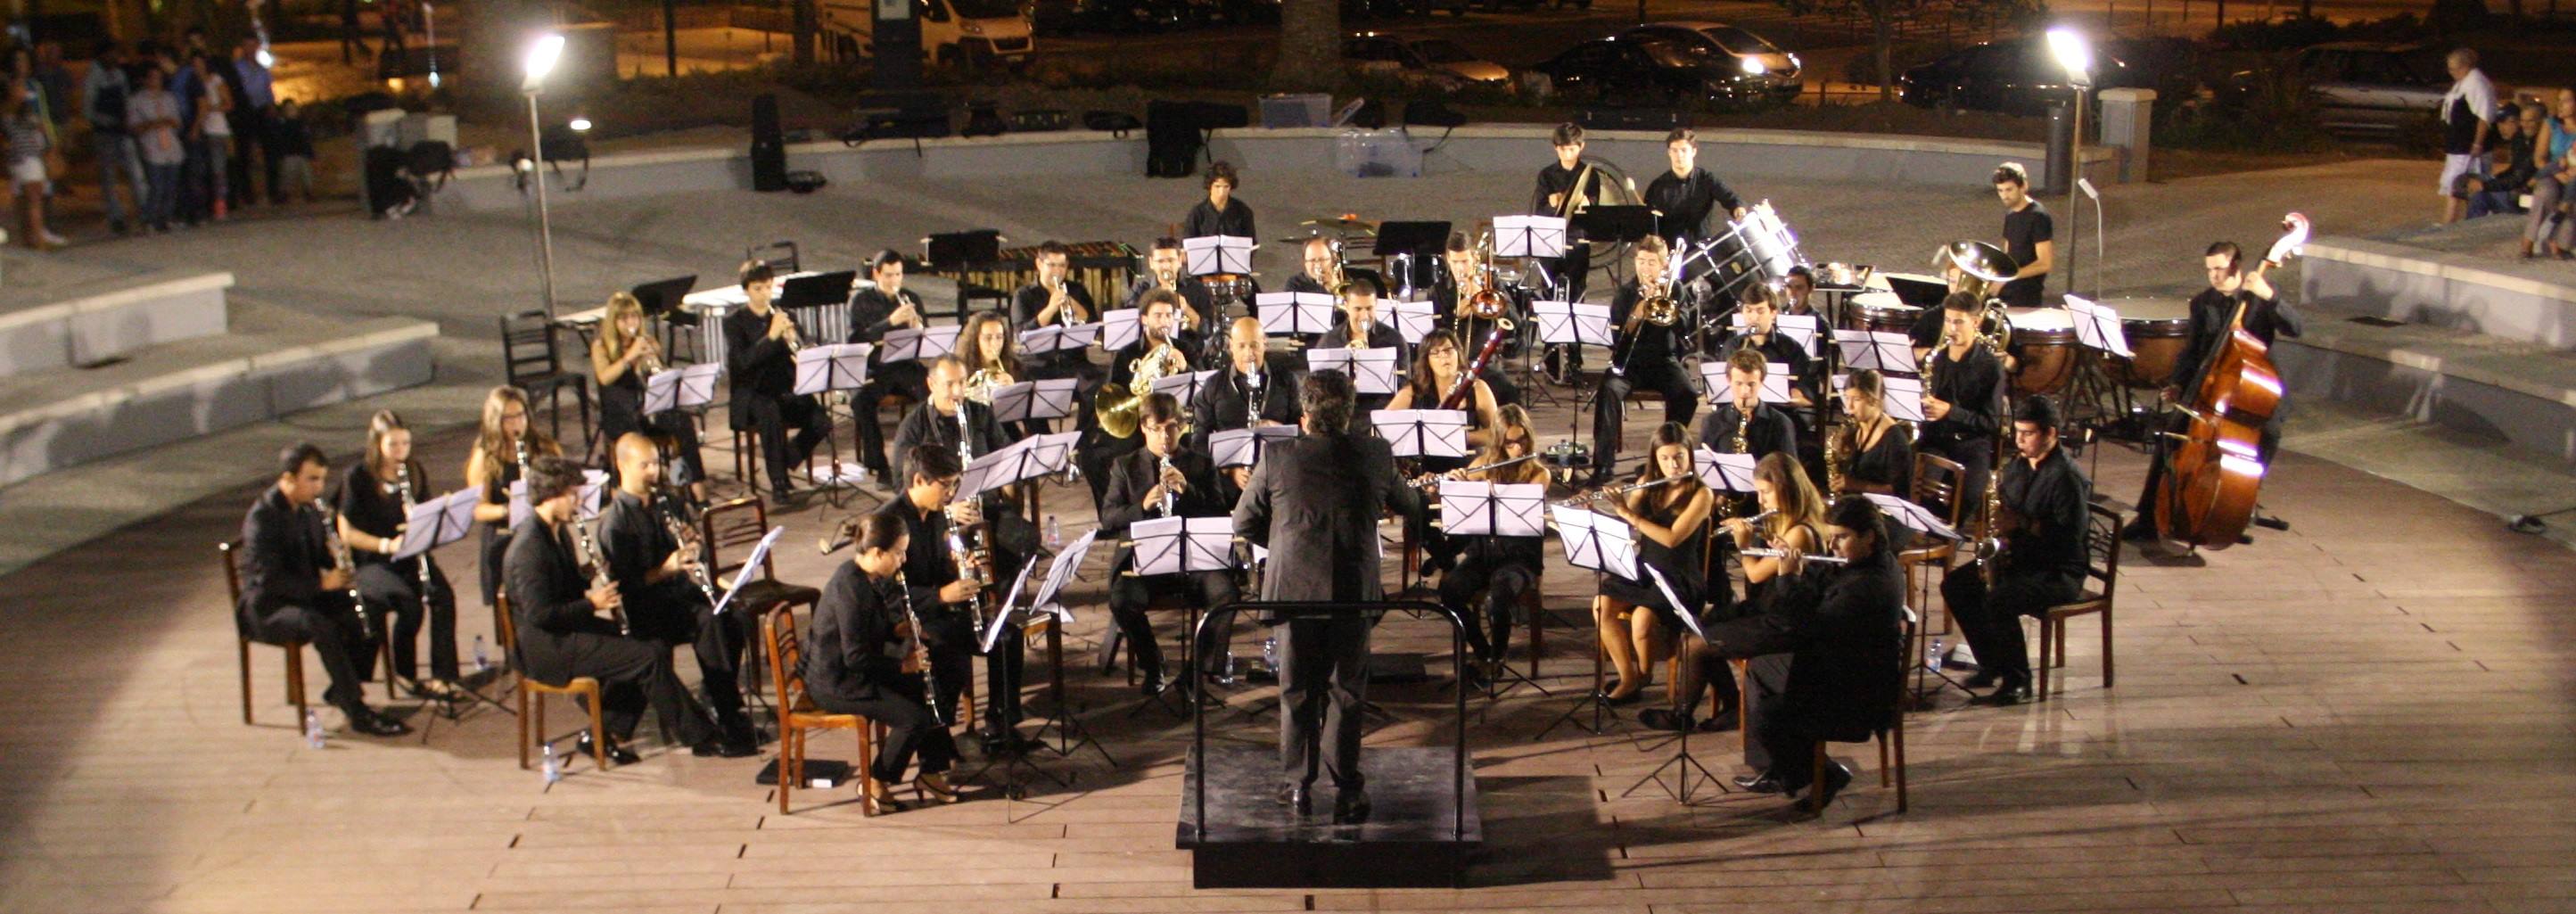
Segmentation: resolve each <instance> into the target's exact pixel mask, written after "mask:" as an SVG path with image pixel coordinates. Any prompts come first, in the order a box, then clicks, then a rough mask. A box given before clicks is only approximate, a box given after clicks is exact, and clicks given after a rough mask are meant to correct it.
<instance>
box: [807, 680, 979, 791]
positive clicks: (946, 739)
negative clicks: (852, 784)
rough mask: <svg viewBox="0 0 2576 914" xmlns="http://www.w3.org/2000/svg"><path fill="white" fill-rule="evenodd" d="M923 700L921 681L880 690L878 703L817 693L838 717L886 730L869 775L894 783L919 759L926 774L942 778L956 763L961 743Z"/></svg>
mask: <svg viewBox="0 0 2576 914" xmlns="http://www.w3.org/2000/svg"><path fill="white" fill-rule="evenodd" d="M923 698H924V696H923V695H922V688H921V682H920V680H918V679H906V680H899V681H897V682H894V683H889V684H886V685H881V686H878V687H877V697H875V698H861V699H849V698H841V697H839V696H835V695H825V694H822V693H820V692H817V693H815V695H814V703H815V704H816V705H819V706H821V707H822V709H823V710H826V711H830V712H832V713H834V714H856V715H859V716H861V717H865V718H867V719H869V720H872V721H876V722H877V723H881V724H884V725H885V727H886V735H885V738H884V739H881V740H878V741H877V757H876V758H875V759H873V760H871V761H869V762H868V775H869V776H871V777H874V778H876V779H877V780H879V781H884V782H888V783H893V782H898V781H901V780H903V771H904V769H905V768H906V767H909V766H911V764H912V759H913V757H914V756H916V755H917V756H920V757H921V773H923V774H938V773H939V772H942V771H946V770H948V768H949V766H951V765H955V764H956V763H957V737H956V736H954V735H952V734H950V733H949V732H948V727H947V725H945V724H942V723H940V722H939V718H938V717H937V716H935V715H933V714H932V713H931V711H930V705H929V704H928V703H927V702H925V701H924V700H923Z"/></svg>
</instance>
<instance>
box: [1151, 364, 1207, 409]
mask: <svg viewBox="0 0 2576 914" xmlns="http://www.w3.org/2000/svg"><path fill="white" fill-rule="evenodd" d="M1213 377H1216V369H1213V368H1211V369H1208V370H1206V371H1184V372H1181V373H1180V374H1167V375H1164V376H1162V377H1159V378H1155V379H1154V383H1153V385H1152V386H1151V387H1150V388H1149V389H1148V392H1149V393H1158V394H1171V395H1172V399H1174V400H1178V401H1180V402H1181V405H1182V406H1183V407H1187V406H1188V405H1189V402H1190V400H1191V399H1192V398H1195V397H1197V396H1198V395H1199V385H1201V384H1205V383H1207V380H1208V379H1209V378H1213Z"/></svg>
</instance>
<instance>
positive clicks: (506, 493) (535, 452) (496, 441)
mask: <svg viewBox="0 0 2576 914" xmlns="http://www.w3.org/2000/svg"><path fill="white" fill-rule="evenodd" d="M541 456H555V457H561V456H563V445H560V444H556V443H555V440H554V438H553V436H550V435H547V434H546V433H545V432H542V431H538V430H537V428H536V424H535V423H534V422H531V421H529V419H528V395H527V393H526V392H524V391H521V390H520V389H518V388H516V387H511V386H508V385H506V384H505V385H502V386H500V387H495V388H492V390H491V392H490V393H486V394H484V395H483V424H482V428H481V430H480V431H479V432H477V433H476V434H475V436H474V448H473V450H470V451H467V452H466V454H465V484H466V485H467V486H469V487H472V488H476V489H480V490H482V492H483V498H482V500H481V501H479V502H476V503H475V505H474V523H475V525H476V526H477V527H480V528H481V530H480V534H481V536H482V541H481V543H479V544H478V545H477V546H476V550H477V551H476V554H477V555H480V556H481V557H482V559H483V569H482V571H483V605H485V606H491V605H493V597H495V596H496V595H498V594H499V593H500V592H501V559H502V556H503V555H505V554H506V553H507V551H508V549H509V548H510V486H511V484H513V483H516V482H518V481H519V478H520V476H521V475H522V474H524V473H525V472H526V471H527V469H528V461H530V460H534V459H536V458H538V457H541Z"/></svg>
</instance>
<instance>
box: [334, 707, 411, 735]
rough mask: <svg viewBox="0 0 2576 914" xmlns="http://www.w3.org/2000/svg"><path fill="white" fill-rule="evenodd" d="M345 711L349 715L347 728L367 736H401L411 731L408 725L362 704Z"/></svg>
mask: <svg viewBox="0 0 2576 914" xmlns="http://www.w3.org/2000/svg"><path fill="white" fill-rule="evenodd" d="M346 713H347V714H348V717H349V729H351V730H356V731H358V732H360V733H364V734H366V735H368V736H401V735H403V734H405V733H409V732H411V726H410V725H408V724H405V723H403V722H402V721H399V720H395V719H393V718H390V717H386V716H384V715H382V714H378V713H376V712H375V711H374V710H373V709H370V708H366V707H363V706H362V707H356V708H350V709H348V710H347V712H346Z"/></svg>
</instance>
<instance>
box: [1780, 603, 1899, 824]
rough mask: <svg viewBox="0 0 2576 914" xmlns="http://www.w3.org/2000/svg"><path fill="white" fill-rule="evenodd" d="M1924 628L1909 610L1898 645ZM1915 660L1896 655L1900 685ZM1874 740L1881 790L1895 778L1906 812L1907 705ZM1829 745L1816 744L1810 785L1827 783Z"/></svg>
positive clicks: (1824, 742)
mask: <svg viewBox="0 0 2576 914" xmlns="http://www.w3.org/2000/svg"><path fill="white" fill-rule="evenodd" d="M1922 627H1923V618H1922V617H1921V616H1919V615H1916V614H1915V612H1914V610H1913V609H1912V608H1910V607H1909V608H1907V609H1906V610H1905V631H1904V632H1903V633H1902V635H1901V636H1900V637H1899V638H1898V639H1897V643H1898V644H1902V645H1910V644H1913V643H1914V639H1915V636H1916V634H1917V632H1918V631H1919V630H1920V629H1922ZM1912 657H1913V655H1912V654H1911V653H1910V652H1908V651H1906V650H1903V649H1899V650H1898V651H1897V658H1896V663H1897V674H1896V675H1897V677H1898V681H1900V682H1902V681H1903V677H1904V676H1905V672H1904V670H1905V668H1906V667H1907V666H1911V665H1914V664H1913V661H1912ZM1873 736H1875V737H1876V742H1877V743H1878V786H1880V787H1882V788H1883V787H1886V786H1888V781H1889V779H1890V777H1891V776H1893V778H1894V780H1895V783H1896V811H1897V812H1904V811H1906V809H1907V808H1908V807H1909V806H1910V801H1909V799H1908V798H1907V796H1906V788H1905V704H1904V702H1902V701H1899V702H1898V703H1897V704H1896V706H1895V707H1892V708H1889V709H1888V713H1887V725H1886V726H1883V727H1880V728H1878V732H1877V733H1875V734H1873ZM1828 742H1829V741H1827V740H1817V741H1816V759H1815V766H1816V768H1815V772H1814V779H1813V780H1810V781H1808V782H1807V783H1809V784H1822V783H1824V782H1825V766H1826V765H1827V764H1829V763H1830V762H1831V761H1832V759H1830V758H1828V757H1827V754H1826V752H1825V749H1826V746H1827V743H1828ZM1823 812H1824V810H1821V809H1819V810H1817V814H1819V815H1822V814H1823Z"/></svg>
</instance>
